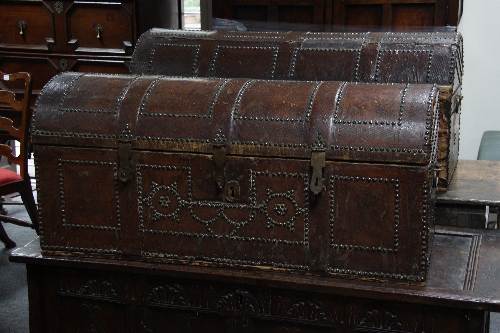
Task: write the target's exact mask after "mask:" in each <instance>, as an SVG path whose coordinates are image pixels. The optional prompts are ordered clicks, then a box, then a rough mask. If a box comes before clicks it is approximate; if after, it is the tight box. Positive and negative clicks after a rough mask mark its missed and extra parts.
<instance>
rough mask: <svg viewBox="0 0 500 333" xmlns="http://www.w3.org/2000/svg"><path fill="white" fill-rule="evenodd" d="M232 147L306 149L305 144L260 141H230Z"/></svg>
mask: <svg viewBox="0 0 500 333" xmlns="http://www.w3.org/2000/svg"><path fill="white" fill-rule="evenodd" d="M231 144H233V145H245V146H261V147H282V148H307V147H309V146H308V145H307V143H286V142H267V141H266V142H260V141H240V140H235V141H231Z"/></svg>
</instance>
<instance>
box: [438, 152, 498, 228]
mask: <svg viewBox="0 0 500 333" xmlns="http://www.w3.org/2000/svg"><path fill="white" fill-rule="evenodd" d="M499 184H500V162H498V161H485V160H458V165H457V169H456V170H455V174H454V175H453V179H452V180H451V183H450V185H449V186H448V190H447V191H446V192H437V194H436V224H439V225H450V226H459V227H473V228H484V227H485V225H486V206H490V207H499V206H500V187H499Z"/></svg>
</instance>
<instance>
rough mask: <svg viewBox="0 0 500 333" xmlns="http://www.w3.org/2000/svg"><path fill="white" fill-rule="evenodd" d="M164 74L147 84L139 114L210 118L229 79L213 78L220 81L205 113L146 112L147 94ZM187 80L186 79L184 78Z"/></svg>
mask: <svg viewBox="0 0 500 333" xmlns="http://www.w3.org/2000/svg"><path fill="white" fill-rule="evenodd" d="M164 77H165V76H160V77H157V78H156V79H155V80H154V81H153V82H152V83H151V85H150V86H149V88H148V90H147V91H146V93H145V94H144V97H143V98H142V102H141V107H140V109H139V115H141V116H150V117H174V118H208V119H210V118H212V113H213V110H214V106H215V103H216V102H217V99H218V98H219V94H220V91H221V90H222V88H223V87H224V85H225V84H226V82H228V81H229V79H214V80H217V81H220V82H219V84H218V86H217V89H216V91H215V93H214V95H213V97H212V101H211V102H210V107H209V108H208V110H207V113H206V114H188V113H163V112H146V111H145V109H146V102H147V100H148V98H149V95H150V94H151V91H153V89H154V87H155V85H156V84H157V83H158V82H159V81H160V80H161V79H163V78H164ZM186 80H187V79H186Z"/></svg>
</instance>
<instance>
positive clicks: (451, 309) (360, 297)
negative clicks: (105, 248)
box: [10, 228, 500, 333]
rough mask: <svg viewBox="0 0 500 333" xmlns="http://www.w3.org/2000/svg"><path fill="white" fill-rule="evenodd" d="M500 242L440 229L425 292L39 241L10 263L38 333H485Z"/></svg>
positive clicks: (495, 303) (498, 304)
mask: <svg viewBox="0 0 500 333" xmlns="http://www.w3.org/2000/svg"><path fill="white" fill-rule="evenodd" d="M499 241H500V239H499V235H498V233H496V230H472V229H453V228H438V229H437V230H436V233H435V236H434V246H433V252H432V256H433V258H432V260H431V263H430V266H429V280H428V283H427V286H425V287H416V286H407V285H403V284H393V283H377V282H370V281H350V280H345V279H344V280H342V279H335V278H328V277H317V276H316V277H313V276H307V275H297V274H287V273H284V272H280V271H269V272H265V271H253V270H250V269H248V270H241V269H231V268H213V267H202V266H196V265H174V264H169V263H168V262H167V261H165V262H160V261H158V262H151V261H148V262H139V261H128V260H126V257H122V256H114V257H109V258H107V259H98V258H90V257H83V256H47V255H43V254H42V253H40V248H39V247H38V240H35V241H34V242H32V243H30V244H28V245H26V247H24V248H20V249H17V250H15V251H14V252H13V253H12V255H11V257H10V260H11V261H14V262H22V263H26V265H27V270H28V284H29V299H30V328H31V332H69V331H75V332H76V331H79V332H83V331H85V332H87V331H92V332H94V331H95V332H165V331H169V332H170V331H172V332H218V333H220V332H226V333H232V332H239V333H250V332H259V331H260V332H272V333H278V332H279V333H284V332H288V333H290V332H349V333H353V332H356V333H362V332H386V333H390V332H406V333H409V332H427V333H445V332H448V333H465V332H467V333H482V332H487V331H488V321H489V313H488V311H499V310H500V299H499V298H498V295H500V290H499V288H500V286H499V284H498V283H496V277H497V276H499V274H500V261H498V260H496V249H497V248H498V242H499ZM450 249H454V251H450ZM158 260H160V259H158ZM124 318H127V319H126V320H124Z"/></svg>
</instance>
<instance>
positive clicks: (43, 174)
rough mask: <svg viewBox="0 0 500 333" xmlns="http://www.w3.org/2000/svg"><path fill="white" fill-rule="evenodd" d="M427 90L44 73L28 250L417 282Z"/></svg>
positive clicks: (433, 113)
mask: <svg viewBox="0 0 500 333" xmlns="http://www.w3.org/2000/svg"><path fill="white" fill-rule="evenodd" d="M438 93H439V90H438V89H437V88H436V86H435V85H425V84H420V85H417V84H370V83H347V82H340V81H339V82H338V81H282V80H256V79H245V78H232V79H229V78H174V77H162V76H148V75H144V76H139V75H99V74H81V73H65V74H61V75H58V76H56V77H55V78H54V79H53V80H51V81H50V82H49V83H48V84H47V85H46V86H45V88H44V90H43V91H42V93H41V95H40V97H39V99H38V101H37V105H36V107H35V114H34V118H33V127H32V135H33V144H34V153H35V164H36V167H37V177H38V179H37V184H38V202H39V209H40V213H41V216H42V218H41V220H42V223H41V228H40V229H41V246H42V249H43V250H44V251H46V252H58V253H59V252H66V253H72V252H78V253H80V252H84V253H88V254H92V255H96V256H106V255H113V254H121V255H124V256H130V258H136V259H140V260H159V261H171V262H176V263H180V264H205V265H227V266H231V267H234V266H237V267H247V268H251V269H265V270H289V271H294V272H299V273H306V274H318V275H335V276H341V277H349V278H361V279H377V280H384V281H387V280H391V281H401V282H403V281H404V282H409V283H418V284H422V283H425V279H426V272H427V265H428V260H429V254H430V245H429V244H430V243H431V239H432V231H433V227H432V225H433V207H434V190H435V185H436V172H435V167H436V153H437V137H438V130H437V124H438V117H439V111H438Z"/></svg>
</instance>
